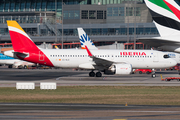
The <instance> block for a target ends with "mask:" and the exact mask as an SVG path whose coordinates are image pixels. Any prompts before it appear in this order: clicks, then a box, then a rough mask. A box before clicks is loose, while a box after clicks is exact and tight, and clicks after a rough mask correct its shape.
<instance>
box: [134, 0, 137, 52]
mask: <svg viewBox="0 0 180 120" xmlns="http://www.w3.org/2000/svg"><path fill="white" fill-rule="evenodd" d="M134 3H135V7H134V8H135V9H134V17H135V18H134V49H136V10H137V9H136V0H135V2H134Z"/></svg>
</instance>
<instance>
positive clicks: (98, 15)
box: [97, 10, 103, 19]
mask: <svg viewBox="0 0 180 120" xmlns="http://www.w3.org/2000/svg"><path fill="white" fill-rule="evenodd" d="M97 19H103V11H102V10H98V11H97Z"/></svg>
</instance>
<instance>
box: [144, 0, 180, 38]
mask: <svg viewBox="0 0 180 120" xmlns="http://www.w3.org/2000/svg"><path fill="white" fill-rule="evenodd" d="M145 3H146V5H147V7H148V8H149V10H150V13H151V15H152V18H153V21H154V23H155V25H156V27H157V29H158V31H159V34H160V36H161V37H163V36H171V35H180V6H179V5H178V4H177V3H176V1H175V0H145Z"/></svg>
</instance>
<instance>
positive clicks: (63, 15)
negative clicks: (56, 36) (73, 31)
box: [61, 0, 64, 49]
mask: <svg viewBox="0 0 180 120" xmlns="http://www.w3.org/2000/svg"><path fill="white" fill-rule="evenodd" d="M63 4H64V3H63V0H62V39H61V40H62V45H61V49H63V33H64V30H63V17H64V14H63Z"/></svg>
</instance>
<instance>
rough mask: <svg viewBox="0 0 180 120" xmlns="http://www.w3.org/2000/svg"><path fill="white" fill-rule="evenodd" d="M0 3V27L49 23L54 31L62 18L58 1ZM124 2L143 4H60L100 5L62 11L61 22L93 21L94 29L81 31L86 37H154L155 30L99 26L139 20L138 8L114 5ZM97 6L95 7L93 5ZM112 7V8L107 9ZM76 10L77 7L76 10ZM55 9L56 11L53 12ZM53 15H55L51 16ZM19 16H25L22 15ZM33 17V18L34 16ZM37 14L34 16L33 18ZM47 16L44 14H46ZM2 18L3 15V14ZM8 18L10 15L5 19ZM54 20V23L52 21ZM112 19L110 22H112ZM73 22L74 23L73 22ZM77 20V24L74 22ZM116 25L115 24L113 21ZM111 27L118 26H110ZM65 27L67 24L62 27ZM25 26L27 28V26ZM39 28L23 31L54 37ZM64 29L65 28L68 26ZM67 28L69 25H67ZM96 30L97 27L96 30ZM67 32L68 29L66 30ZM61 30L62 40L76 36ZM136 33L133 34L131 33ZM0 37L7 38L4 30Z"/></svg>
mask: <svg viewBox="0 0 180 120" xmlns="http://www.w3.org/2000/svg"><path fill="white" fill-rule="evenodd" d="M56 1H57V3H55V0H1V1H0V12H1V13H3V12H7V13H6V15H5V16H0V24H5V23H6V20H16V21H17V22H18V23H21V24H22V23H30V24H31V23H46V22H49V23H50V24H51V25H52V26H53V27H54V28H55V24H58V25H59V26H61V25H60V24H61V23H62V21H61V15H62V0H56ZM127 1H138V2H143V0H63V4H64V7H63V8H65V7H69V6H68V5H78V4H80V5H82V4H84V5H87V4H92V5H93V7H94V8H95V7H99V6H98V5H102V6H103V5H104V6H103V7H102V9H100V7H99V8H98V9H97V8H96V9H93V8H87V9H86V8H82V9H81V8H75V10H73V8H70V9H69V8H68V9H67V8H66V9H64V10H63V19H64V21H65V20H66V21H70V22H71V20H72V21H73V20H74V21H78V22H79V21H88V22H89V23H85V22H84V23H83V22H82V23H83V24H91V21H96V23H95V24H97V26H93V27H88V28H85V29H84V30H85V32H86V33H87V34H88V35H125V36H127V34H129V35H134V32H135V31H136V35H158V31H157V29H156V28H155V27H147V26H146V27H139V26H138V27H137V28H134V27H132V26H131V27H129V28H127V27H125V26H126V23H124V21H123V20H122V21H123V22H121V23H123V25H122V26H123V27H122V26H119V28H116V27H117V26H109V27H107V26H105V28H104V27H103V26H100V25H99V24H101V23H98V22H97V21H103V22H102V24H105V25H106V24H109V23H111V22H109V23H108V21H107V19H108V18H110V19H111V18H112V19H113V22H114V19H115V18H118V17H119V18H120V19H122V18H125V17H126V16H141V10H142V9H141V7H126V6H125V5H124V6H123V5H117V4H122V3H127ZM95 4H98V5H95ZM108 4H114V5H108ZM105 5H106V6H105ZM76 7H77V6H76ZM56 8H57V9H56ZM56 10H57V13H56V15H55V12H56ZM9 12H16V14H14V13H13V14H12V13H9ZM23 12H25V13H27V15H25V14H24V13H23ZM34 13H36V14H34ZM37 13H38V14H37ZM46 13H47V14H46ZM3 14H4V13H3ZM9 14H11V15H9ZM55 17H56V18H58V20H59V21H58V20H55ZM113 17H114V18H113ZM75 19H76V20H75ZM78 19H81V20H78ZM117 21H118V20H117ZM114 23H120V22H119V21H118V22H114ZM64 24H68V25H69V23H64ZM72 24H81V23H72ZM28 25H29V24H28ZM40 25H41V27H39V28H38V27H37V28H33V27H32V28H23V29H24V30H25V31H26V32H27V33H28V34H29V35H32V36H37V34H38V35H39V36H55V33H56V32H54V31H52V30H51V29H49V28H48V27H47V26H46V25H45V24H40ZM68 25H67V26H68ZM59 26H58V27H57V29H58V30H59V31H60V33H61V32H62V29H61V27H59ZM69 26H70V25H69ZM98 26H100V27H98ZM66 28H69V27H66ZM66 28H64V29H63V31H64V36H77V35H78V32H77V29H75V28H69V29H66ZM135 29H136V30H135ZM0 34H2V35H5V34H9V33H8V29H7V28H0Z"/></svg>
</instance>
